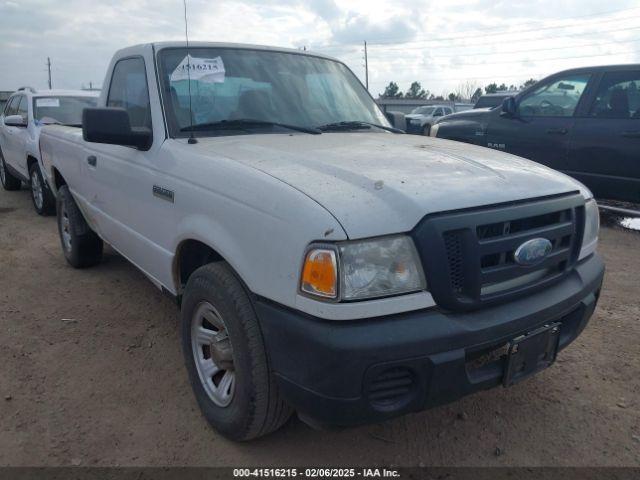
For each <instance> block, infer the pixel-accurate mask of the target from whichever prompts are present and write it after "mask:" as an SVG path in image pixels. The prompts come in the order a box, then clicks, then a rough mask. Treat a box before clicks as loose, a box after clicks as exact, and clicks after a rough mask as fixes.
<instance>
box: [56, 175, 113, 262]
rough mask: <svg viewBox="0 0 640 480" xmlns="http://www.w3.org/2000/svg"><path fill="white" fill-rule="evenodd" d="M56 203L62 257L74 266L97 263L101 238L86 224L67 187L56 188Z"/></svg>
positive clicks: (101, 246)
mask: <svg viewBox="0 0 640 480" xmlns="http://www.w3.org/2000/svg"><path fill="white" fill-rule="evenodd" d="M56 203H57V210H58V233H59V234H60V243H61V244H62V252H63V253H64V258H66V259H67V262H69V264H70V265H71V266H73V267H74V268H85V267H90V266H92V265H95V264H97V263H99V262H100V260H101V259H102V248H103V243H102V240H101V239H100V237H98V235H96V233H95V232H94V231H93V230H91V228H89V225H87V221H86V220H85V219H84V217H83V216H82V212H80V209H79V208H78V205H76V201H75V200H74V199H73V196H72V195H71V192H70V191H69V187H67V186H66V185H63V186H62V187H60V188H59V189H58V197H57V202H56Z"/></svg>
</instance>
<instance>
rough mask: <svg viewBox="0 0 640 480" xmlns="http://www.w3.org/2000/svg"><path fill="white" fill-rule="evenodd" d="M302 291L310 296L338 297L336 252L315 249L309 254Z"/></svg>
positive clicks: (304, 267) (305, 264)
mask: <svg viewBox="0 0 640 480" xmlns="http://www.w3.org/2000/svg"><path fill="white" fill-rule="evenodd" d="M300 289H301V290H302V291H303V292H305V293H308V294H310V295H316V296H320V297H325V298H336V297H337V296H338V267H337V262H336V253H335V251H334V250H332V249H328V248H313V249H311V250H309V251H308V252H307V256H306V257H305V259H304V266H303V267H302V284H301V285H300Z"/></svg>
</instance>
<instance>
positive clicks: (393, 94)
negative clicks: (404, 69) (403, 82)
mask: <svg viewBox="0 0 640 480" xmlns="http://www.w3.org/2000/svg"><path fill="white" fill-rule="evenodd" d="M380 96H381V97H383V98H402V92H401V91H400V87H398V84H397V83H396V82H389V85H387V86H386V87H385V89H384V93H383V94H381V95H380Z"/></svg>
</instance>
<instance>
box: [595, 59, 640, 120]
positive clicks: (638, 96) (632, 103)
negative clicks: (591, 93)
mask: <svg viewBox="0 0 640 480" xmlns="http://www.w3.org/2000/svg"><path fill="white" fill-rule="evenodd" d="M589 115H590V116H592V117H598V118H623V119H629V118H634V119H640V70H635V71H624V72H609V73H605V74H604V76H603V77H602V81H601V82H600V86H599V87H598V92H597V93H596V99H595V101H594V102H593V105H592V106H591V110H590V111H589Z"/></svg>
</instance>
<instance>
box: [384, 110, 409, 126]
mask: <svg viewBox="0 0 640 480" xmlns="http://www.w3.org/2000/svg"><path fill="white" fill-rule="evenodd" d="M384 115H385V117H387V120H389V123H390V124H391V125H393V128H397V129H399V130H406V129H407V119H406V118H405V116H404V115H405V114H404V113H402V112H384Z"/></svg>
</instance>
